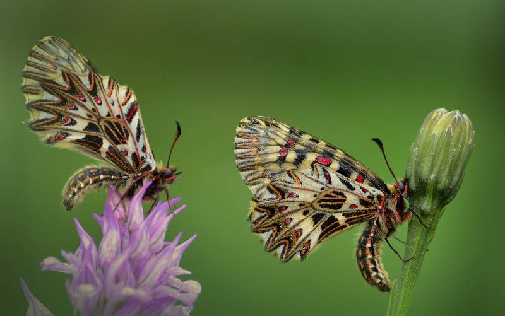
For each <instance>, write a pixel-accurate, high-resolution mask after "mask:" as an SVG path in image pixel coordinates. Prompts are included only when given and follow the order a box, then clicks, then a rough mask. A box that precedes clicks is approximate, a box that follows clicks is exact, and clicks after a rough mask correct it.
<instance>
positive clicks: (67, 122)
mask: <svg viewBox="0 0 505 316" xmlns="http://www.w3.org/2000/svg"><path fill="white" fill-rule="evenodd" d="M70 122H72V119H71V118H70V116H65V119H64V120H63V125H67V124H70Z"/></svg>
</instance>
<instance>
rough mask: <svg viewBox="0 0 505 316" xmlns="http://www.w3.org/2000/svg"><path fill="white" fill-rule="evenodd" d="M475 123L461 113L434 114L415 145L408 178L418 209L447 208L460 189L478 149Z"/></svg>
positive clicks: (409, 163)
mask: <svg viewBox="0 0 505 316" xmlns="http://www.w3.org/2000/svg"><path fill="white" fill-rule="evenodd" d="M474 134H475V133H474V130H473V127H472V122H471V121H470V119H469V118H468V117H467V116H466V115H465V114H461V113H460V112H459V111H451V112H448V111H447V110H445V109H437V110H434V111H432V112H431V113H430V114H429V115H428V116H427V117H426V119H425V120H424V123H423V126H422V127H421V130H420V131H419V134H418V135H417V138H416V140H415V141H414V143H413V144H412V148H411V150H410V158H409V162H408V164H407V171H406V175H405V178H406V180H407V183H408V185H409V196H412V197H413V198H414V200H415V202H416V204H417V206H418V207H420V208H421V209H423V210H425V211H428V212H429V210H430V209H432V208H433V207H437V208H439V209H441V208H443V207H444V206H445V205H446V204H447V203H449V202H450V201H451V200H452V199H453V198H454V196H456V193H457V192H458V190H459V187H460V185H461V182H462V181H463V177H464V174H465V167H466V164H467V162H468V159H469V158H470V155H471V153H472V150H473V146H474Z"/></svg>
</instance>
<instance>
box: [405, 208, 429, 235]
mask: <svg viewBox="0 0 505 316" xmlns="http://www.w3.org/2000/svg"><path fill="white" fill-rule="evenodd" d="M409 211H411V212H412V214H414V216H415V217H416V218H417V220H418V221H419V223H420V224H421V225H423V226H424V228H426V229H429V230H431V227H429V226H428V225H426V224H425V223H424V222H423V220H422V219H421V217H420V216H419V214H417V213H416V212H415V211H414V208H412V207H411V208H410V209H409Z"/></svg>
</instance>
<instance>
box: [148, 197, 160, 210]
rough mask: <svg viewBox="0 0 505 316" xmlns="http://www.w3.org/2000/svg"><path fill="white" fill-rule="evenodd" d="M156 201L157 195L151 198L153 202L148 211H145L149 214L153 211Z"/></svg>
mask: <svg viewBox="0 0 505 316" xmlns="http://www.w3.org/2000/svg"><path fill="white" fill-rule="evenodd" d="M156 203H158V196H156V197H155V198H154V199H153V204H151V207H150V208H149V211H147V214H151V212H152V211H153V209H154V206H155V205H156Z"/></svg>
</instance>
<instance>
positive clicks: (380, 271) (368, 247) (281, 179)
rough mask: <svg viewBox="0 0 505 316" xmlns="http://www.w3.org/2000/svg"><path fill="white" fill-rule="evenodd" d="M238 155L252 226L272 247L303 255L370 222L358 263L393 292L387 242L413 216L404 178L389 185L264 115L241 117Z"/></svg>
mask: <svg viewBox="0 0 505 316" xmlns="http://www.w3.org/2000/svg"><path fill="white" fill-rule="evenodd" d="M376 141H377V142H378V144H379V146H381V149H382V143H380V141H379V140H376ZM235 159H236V164H237V167H238V170H239V171H240V174H241V176H242V179H243V181H244V182H245V183H246V184H247V186H248V187H249V188H250V189H251V191H252V193H253V198H252V203H251V209H250V212H249V221H250V222H251V225H252V231H253V233H256V234H258V235H259V236H260V238H261V240H262V242H263V243H264V244H265V250H266V251H268V252H274V253H275V254H276V255H277V256H278V257H279V258H280V260H281V261H283V262H286V261H289V260H291V259H293V258H296V259H302V260H303V259H305V258H306V257H307V256H308V255H309V254H310V253H311V252H313V251H314V249H315V248H317V247H318V246H319V245H320V244H321V243H323V242H324V241H325V240H327V239H328V238H329V237H332V236H334V235H336V234H338V233H340V232H342V231H344V230H346V229H348V228H351V227H353V226H356V225H358V224H360V223H363V222H366V228H365V229H364V231H363V233H362V234H361V237H360V238H359V241H358V246H357V250H356V257H357V263H358V267H359V269H360V271H361V273H362V275H363V277H364V278H365V280H366V281H367V282H368V283H369V284H371V285H373V286H376V287H377V288H378V289H379V290H381V291H389V290H390V285H389V279H388V275H387V272H386V271H385V270H384V267H383V265H382V262H381V258H380V245H381V242H382V241H383V240H386V241H387V237H390V236H392V234H393V233H394V231H395V229H396V226H397V225H399V224H400V223H402V222H404V221H406V220H408V219H409V218H410V217H411V212H409V211H408V210H405V203H404V195H405V194H406V193H407V185H406V183H405V182H403V181H397V183H396V184H394V185H390V186H388V185H386V184H385V183H384V182H383V181H382V180H381V179H380V178H379V177H378V176H377V175H376V174H375V173H374V172H372V171H371V170H370V169H368V168H367V167H365V166H364V165H363V164H361V163H360V162H359V161H357V160H356V159H354V158H353V157H351V156H350V155H348V154H346V153H345V152H344V151H342V150H340V149H338V148H337V147H335V146H333V145H331V144H329V143H327V142H325V141H323V140H320V139H317V138H315V137H314V136H312V135H310V134H307V133H305V132H302V131H300V130H298V129H296V128H294V127H292V126H289V125H287V124H284V123H282V122H279V121H277V120H275V119H272V118H268V117H262V116H252V117H246V118H244V119H242V121H240V123H239V126H238V127H237V131H236V137H235Z"/></svg>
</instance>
